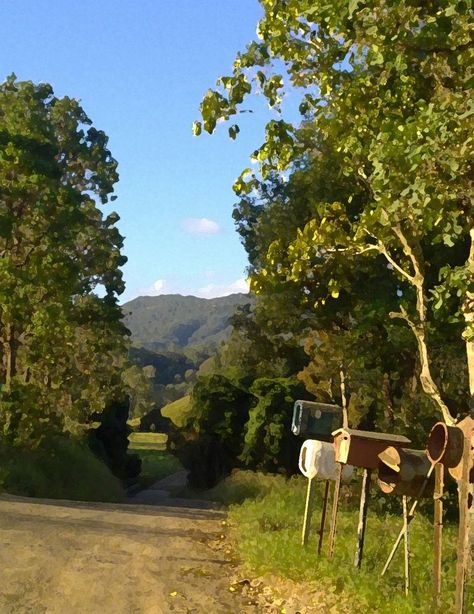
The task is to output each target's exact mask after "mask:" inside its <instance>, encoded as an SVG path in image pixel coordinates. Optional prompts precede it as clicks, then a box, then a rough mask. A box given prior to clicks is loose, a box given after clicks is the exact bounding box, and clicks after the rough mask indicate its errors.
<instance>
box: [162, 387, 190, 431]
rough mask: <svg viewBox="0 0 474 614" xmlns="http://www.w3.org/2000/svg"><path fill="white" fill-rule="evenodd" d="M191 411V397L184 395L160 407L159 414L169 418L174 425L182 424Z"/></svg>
mask: <svg viewBox="0 0 474 614" xmlns="http://www.w3.org/2000/svg"><path fill="white" fill-rule="evenodd" d="M191 411H192V403H191V397H190V396H189V395H186V396H184V397H182V398H181V399H178V400H177V401H173V403H168V405H165V406H164V407H163V408H162V409H161V414H162V416H164V417H165V418H169V419H170V420H171V421H172V422H173V423H174V424H176V426H184V425H185V424H186V420H187V419H188V416H189V414H190V413H191Z"/></svg>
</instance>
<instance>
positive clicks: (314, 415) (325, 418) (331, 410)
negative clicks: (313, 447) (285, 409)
mask: <svg viewBox="0 0 474 614" xmlns="http://www.w3.org/2000/svg"><path fill="white" fill-rule="evenodd" d="M340 426H342V409H341V408H340V407H339V405H330V404H328V403H315V402H313V401H296V403H295V405H294V408H293V422H292V424H291V431H292V433H293V434H294V435H303V436H310V437H311V439H316V440H318V441H330V442H332V440H333V438H332V432H333V431H334V430H335V429H337V428H339V427H340Z"/></svg>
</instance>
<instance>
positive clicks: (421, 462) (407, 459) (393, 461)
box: [378, 446, 434, 497]
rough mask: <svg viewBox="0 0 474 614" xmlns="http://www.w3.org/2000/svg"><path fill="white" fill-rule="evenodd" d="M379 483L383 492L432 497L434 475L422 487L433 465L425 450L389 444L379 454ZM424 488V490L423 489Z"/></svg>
mask: <svg viewBox="0 0 474 614" xmlns="http://www.w3.org/2000/svg"><path fill="white" fill-rule="evenodd" d="M379 459H380V465H379V468H378V484H379V487H380V489H381V491H382V492H384V493H385V494H391V495H406V496H409V497H416V496H419V493H420V491H421V492H422V495H421V496H423V497H431V496H432V495H433V488H434V476H431V477H430V478H429V479H428V483H427V484H426V485H425V487H424V488H423V489H422V486H423V483H424V481H425V480H426V479H427V475H428V472H429V469H430V466H431V463H430V461H429V460H428V457H427V456H426V452H425V450H410V449H408V448H395V447H393V446H389V447H388V448H386V449H385V450H383V451H382V452H381V453H380V454H379ZM421 489H422V490H421Z"/></svg>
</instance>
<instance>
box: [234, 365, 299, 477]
mask: <svg viewBox="0 0 474 614" xmlns="http://www.w3.org/2000/svg"><path fill="white" fill-rule="evenodd" d="M250 392H251V393H252V394H253V395H254V397H255V398H256V403H254V404H253V405H252V407H251V409H250V413H249V419H248V421H247V423H246V425H245V438H244V447H243V450H242V454H241V459H242V460H243V461H244V463H245V464H246V465H247V466H249V467H252V468H258V469H263V470H266V471H273V472H275V471H278V470H281V469H283V470H285V471H286V472H287V473H288V474H290V475H291V474H293V473H296V471H297V468H298V451H299V448H300V445H301V442H300V441H298V439H297V438H296V437H295V436H294V435H293V433H292V432H291V420H292V415H293V405H294V403H295V401H296V400H297V399H302V398H305V397H306V396H307V393H306V392H305V390H304V388H303V386H302V385H301V384H300V383H299V382H298V381H297V380H295V379H291V378H269V377H263V378H259V379H256V380H255V381H254V382H253V384H252V386H251V387H250Z"/></svg>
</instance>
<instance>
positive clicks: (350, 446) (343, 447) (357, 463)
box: [333, 428, 411, 469]
mask: <svg viewBox="0 0 474 614" xmlns="http://www.w3.org/2000/svg"><path fill="white" fill-rule="evenodd" d="M333 436H334V446H335V450H336V461H337V462H338V463H343V464H345V465H353V466H354V467H362V468H364V469H377V468H378V466H379V464H380V459H379V454H380V453H381V452H382V451H383V450H385V449H386V448H388V447H389V446H393V447H394V448H401V447H406V446H407V445H408V444H410V443H411V441H410V440H409V439H408V438H407V437H403V436H402V435H392V434H390V433H374V432H372V431H358V430H355V429H349V428H342V429H338V430H337V431H334V432H333Z"/></svg>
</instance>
